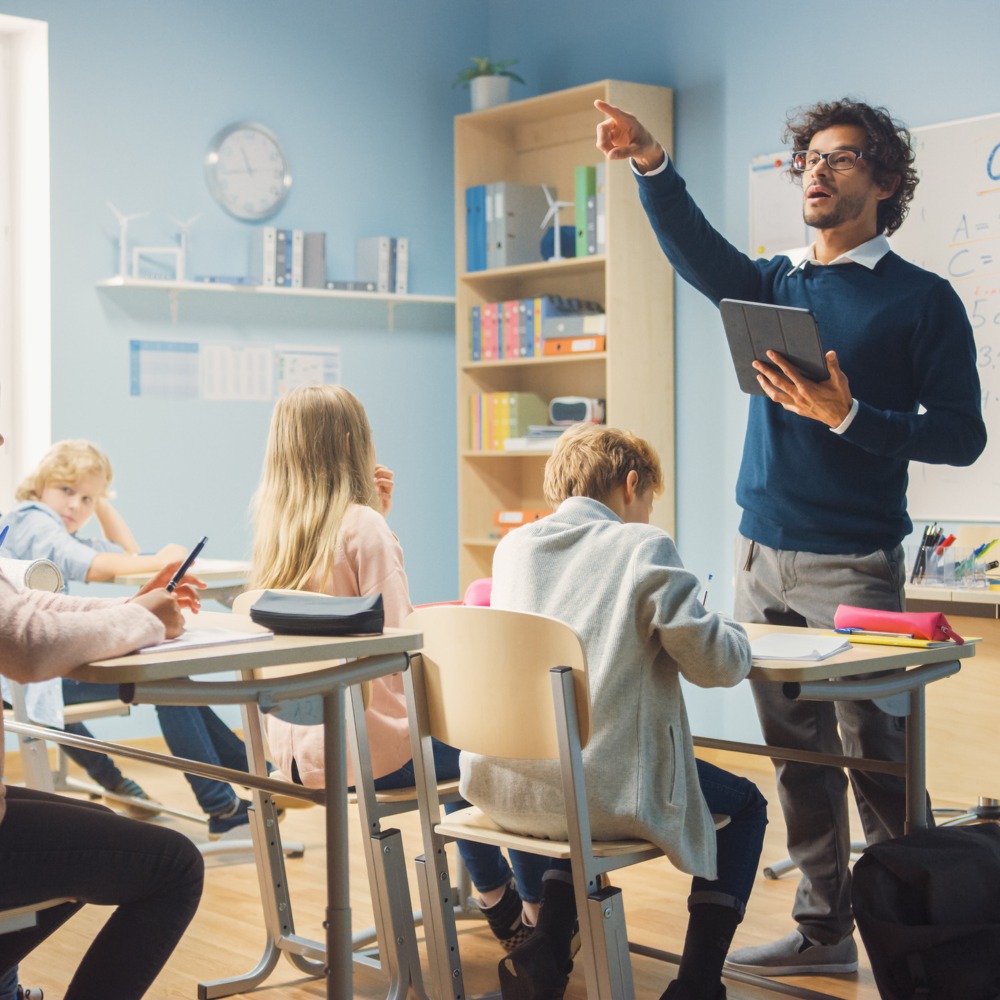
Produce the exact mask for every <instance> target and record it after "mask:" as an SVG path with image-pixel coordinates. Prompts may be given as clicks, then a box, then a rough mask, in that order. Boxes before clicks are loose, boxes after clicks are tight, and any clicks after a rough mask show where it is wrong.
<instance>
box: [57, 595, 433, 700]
mask: <svg viewBox="0 0 1000 1000" xmlns="http://www.w3.org/2000/svg"><path fill="white" fill-rule="evenodd" d="M189 617H191V616H189ZM191 621H192V624H193V625H201V626H203V627H205V628H225V629H232V630H234V631H239V632H266V631H267V629H265V628H261V626H259V625H255V624H254V623H253V622H252V621H250V618H249V617H248V616H246V615H234V614H226V613H224V612H212V611H203V612H201V613H200V614H199V615H197V616H193V617H191ZM422 645H423V636H422V635H421V634H420V633H419V632H412V631H408V630H406V629H399V628H387V629H386V630H385V632H383V633H382V635H364V636H315V635H275V636H273V637H272V638H270V639H253V640H251V641H249V642H233V643H225V644H223V645H219V646H200V647H196V648H194V649H178V650H170V649H165V650H163V651H162V652H157V653H131V654H129V655H128V656H118V657H115V658H113V659H107V660H95V661H94V662H93V663H88V664H86V665H85V666H82V667H78V668H77V669H76V670H74V671H73V672H72V673H71V674H70V675H69V676H70V677H72V678H73V679H74V680H79V681H95V682H97V683H102V684H129V683H133V682H137V681H163V680H174V679H175V678H178V677H187V676H190V675H193V674H208V673H217V672H219V671H231V670H251V669H264V668H267V667H281V666H288V665H293V664H294V665H301V666H303V667H304V668H305V667H306V666H307V665H310V664H312V665H315V666H316V667H325V666H329V665H330V661H331V660H342V659H352V658H355V657H359V656H384V655H388V654H393V653H407V652H412V651H413V650H417V649H419V648H420V647H421V646H422Z"/></svg>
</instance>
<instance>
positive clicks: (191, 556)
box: [167, 535, 208, 594]
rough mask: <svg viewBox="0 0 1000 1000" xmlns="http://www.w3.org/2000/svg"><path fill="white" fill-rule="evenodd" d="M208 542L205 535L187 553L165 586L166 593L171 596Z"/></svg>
mask: <svg viewBox="0 0 1000 1000" xmlns="http://www.w3.org/2000/svg"><path fill="white" fill-rule="evenodd" d="M207 541H208V535H206V536H205V537H204V538H202V540H201V541H200V542H199V543H198V544H197V545H196V546H195V547H194V548H193V549H192V550H191V551H190V552H189V553H188V557H187V559H185V560H184V562H182V563H181V564H180V566H179V567H178V568H177V572H176V573H174V575H173V576H172V577H171V578H170V583H168V584H167V593H168V594H172V593H173V592H174V588H175V587H176V586H177V584H179V583H180V582H181V580H183V579H184V574H185V573H186V572H187V571H188V570H189V569H190V568H191V563H193V562H194V561H195V559H197V558H198V553H199V552H201V550H202V549H203V548H204V547H205V542H207Z"/></svg>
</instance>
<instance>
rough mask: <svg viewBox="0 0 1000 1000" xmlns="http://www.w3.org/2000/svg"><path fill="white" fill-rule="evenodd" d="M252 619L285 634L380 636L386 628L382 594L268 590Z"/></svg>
mask: <svg viewBox="0 0 1000 1000" xmlns="http://www.w3.org/2000/svg"><path fill="white" fill-rule="evenodd" d="M250 620H251V621H253V622H256V623H257V624H258V625H263V626H264V627H265V628H269V629H270V630H271V631H272V632H278V633H282V634H285V635H373V634H374V635H379V634H381V633H382V631H383V630H384V628H385V610H384V608H383V606H382V595H381V594H371V595H369V596H368V597H331V596H330V595H328V594H309V593H298V594H279V593H275V592H274V591H271V590H265V591H264V593H263V594H261V595H260V597H258V598H257V600H256V601H255V602H254V604H253V606H252V607H251V608H250Z"/></svg>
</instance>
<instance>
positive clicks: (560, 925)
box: [497, 878, 576, 1000]
mask: <svg viewBox="0 0 1000 1000" xmlns="http://www.w3.org/2000/svg"><path fill="white" fill-rule="evenodd" d="M575 924H576V899H575V897H574V895H573V885H572V883H571V882H567V881H564V880H563V879H562V878H546V879H545V880H544V882H543V886H542V902H541V906H540V907H539V910H538V925H537V926H536V927H535V929H534V931H533V932H532V935H531V937H529V938H528V940H527V941H525V942H524V943H523V944H520V945H518V946H517V947H516V948H515V949H514V950H513V951H512V952H511V953H510V954H509V955H508V956H507V957H506V958H505V959H504V960H503V961H502V962H501V963H500V964H499V966H498V967H497V972H498V973H499V976H500V991H501V993H502V995H503V1000H562V998H563V996H564V995H565V993H566V987H567V986H568V985H569V974H570V972H572V971H573V960H572V958H570V947H571V939H572V937H573V933H574V928H575Z"/></svg>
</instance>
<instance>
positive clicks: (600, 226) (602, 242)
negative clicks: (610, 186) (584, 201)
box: [594, 161, 608, 253]
mask: <svg viewBox="0 0 1000 1000" xmlns="http://www.w3.org/2000/svg"><path fill="white" fill-rule="evenodd" d="M607 168H608V165H607V162H605V161H602V162H601V163H598V164H597V173H596V180H595V184H594V205H595V216H596V222H595V226H596V238H595V241H594V242H595V245H594V253H607V252H608V219H607V204H608V200H607V178H608V170H607Z"/></svg>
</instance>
